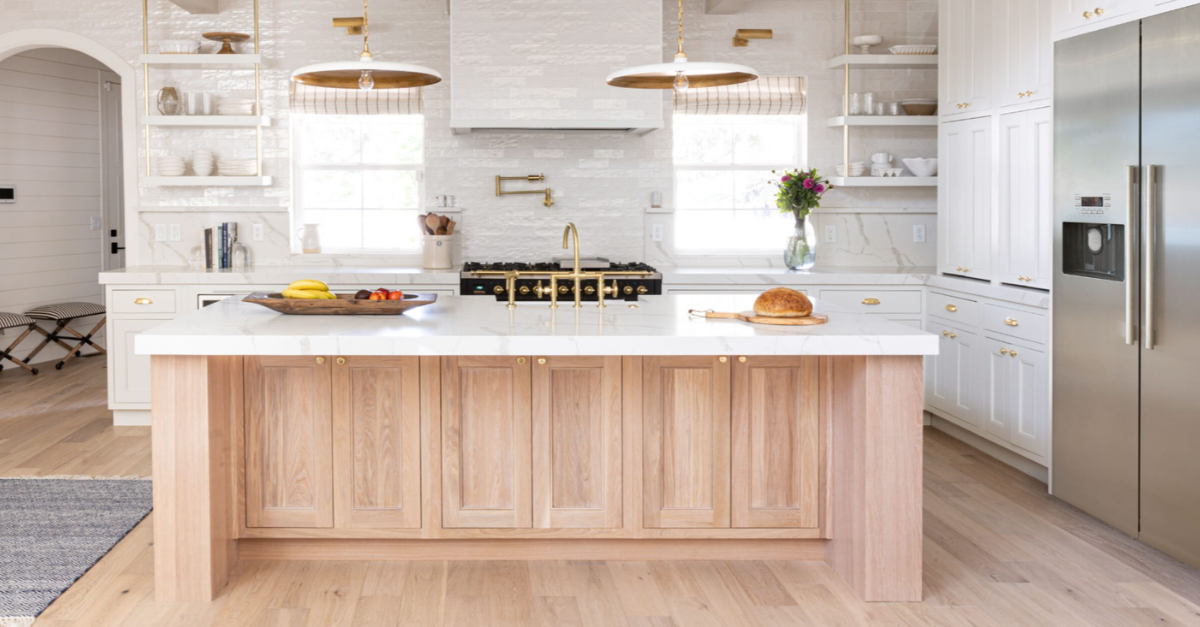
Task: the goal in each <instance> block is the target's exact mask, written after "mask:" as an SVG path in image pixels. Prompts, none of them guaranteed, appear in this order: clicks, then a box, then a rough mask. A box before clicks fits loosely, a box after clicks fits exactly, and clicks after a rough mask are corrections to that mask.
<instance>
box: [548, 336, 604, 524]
mask: <svg viewBox="0 0 1200 627" xmlns="http://www.w3.org/2000/svg"><path fill="white" fill-rule="evenodd" d="M621 415H622V412H621V358H620V357H572V356H565V357H543V358H539V359H537V361H536V363H535V364H534V366H533V526H534V527H537V528H543V529H551V528H560V529H561V528H590V529H605V528H607V529H617V528H620V527H621V524H622V519H621V511H622V510H621V494H622V492H621V481H622V476H621V450H622V449H621Z"/></svg>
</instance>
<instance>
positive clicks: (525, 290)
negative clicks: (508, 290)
mask: <svg viewBox="0 0 1200 627" xmlns="http://www.w3.org/2000/svg"><path fill="white" fill-rule="evenodd" d="M517 291H518V292H520V293H521V295H522V296H524V295H526V294H528V293H529V286H528V285H522V286H521V289H519V290H517Z"/></svg>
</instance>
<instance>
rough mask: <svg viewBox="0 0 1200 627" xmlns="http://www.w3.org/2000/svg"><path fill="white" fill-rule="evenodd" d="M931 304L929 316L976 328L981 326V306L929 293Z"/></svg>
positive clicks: (962, 299) (971, 301)
mask: <svg viewBox="0 0 1200 627" xmlns="http://www.w3.org/2000/svg"><path fill="white" fill-rule="evenodd" d="M926 301H927V302H928V304H929V315H931V316H938V317H939V318H944V319H946V320H951V321H954V322H957V323H958V324H965V325H970V326H976V325H978V324H979V304H978V303H976V302H975V301H973V300H967V299H965V298H960V297H958V296H950V295H947V294H939V293H937V292H929V296H928V297H927V298H926Z"/></svg>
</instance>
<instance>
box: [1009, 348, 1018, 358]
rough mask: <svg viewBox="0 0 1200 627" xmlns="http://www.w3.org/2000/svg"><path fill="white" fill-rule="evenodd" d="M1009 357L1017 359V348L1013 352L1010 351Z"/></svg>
mask: <svg viewBox="0 0 1200 627" xmlns="http://www.w3.org/2000/svg"><path fill="white" fill-rule="evenodd" d="M1008 356H1009V357H1016V356H1017V349H1015V348H1014V349H1012V350H1010V351H1008Z"/></svg>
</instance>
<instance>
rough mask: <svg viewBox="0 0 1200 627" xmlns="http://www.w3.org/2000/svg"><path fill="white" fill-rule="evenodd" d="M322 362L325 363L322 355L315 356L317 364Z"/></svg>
mask: <svg viewBox="0 0 1200 627" xmlns="http://www.w3.org/2000/svg"><path fill="white" fill-rule="evenodd" d="M323 363H325V358H324V357H318V358H317V365H318V366H319V365H321V364H323Z"/></svg>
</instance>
